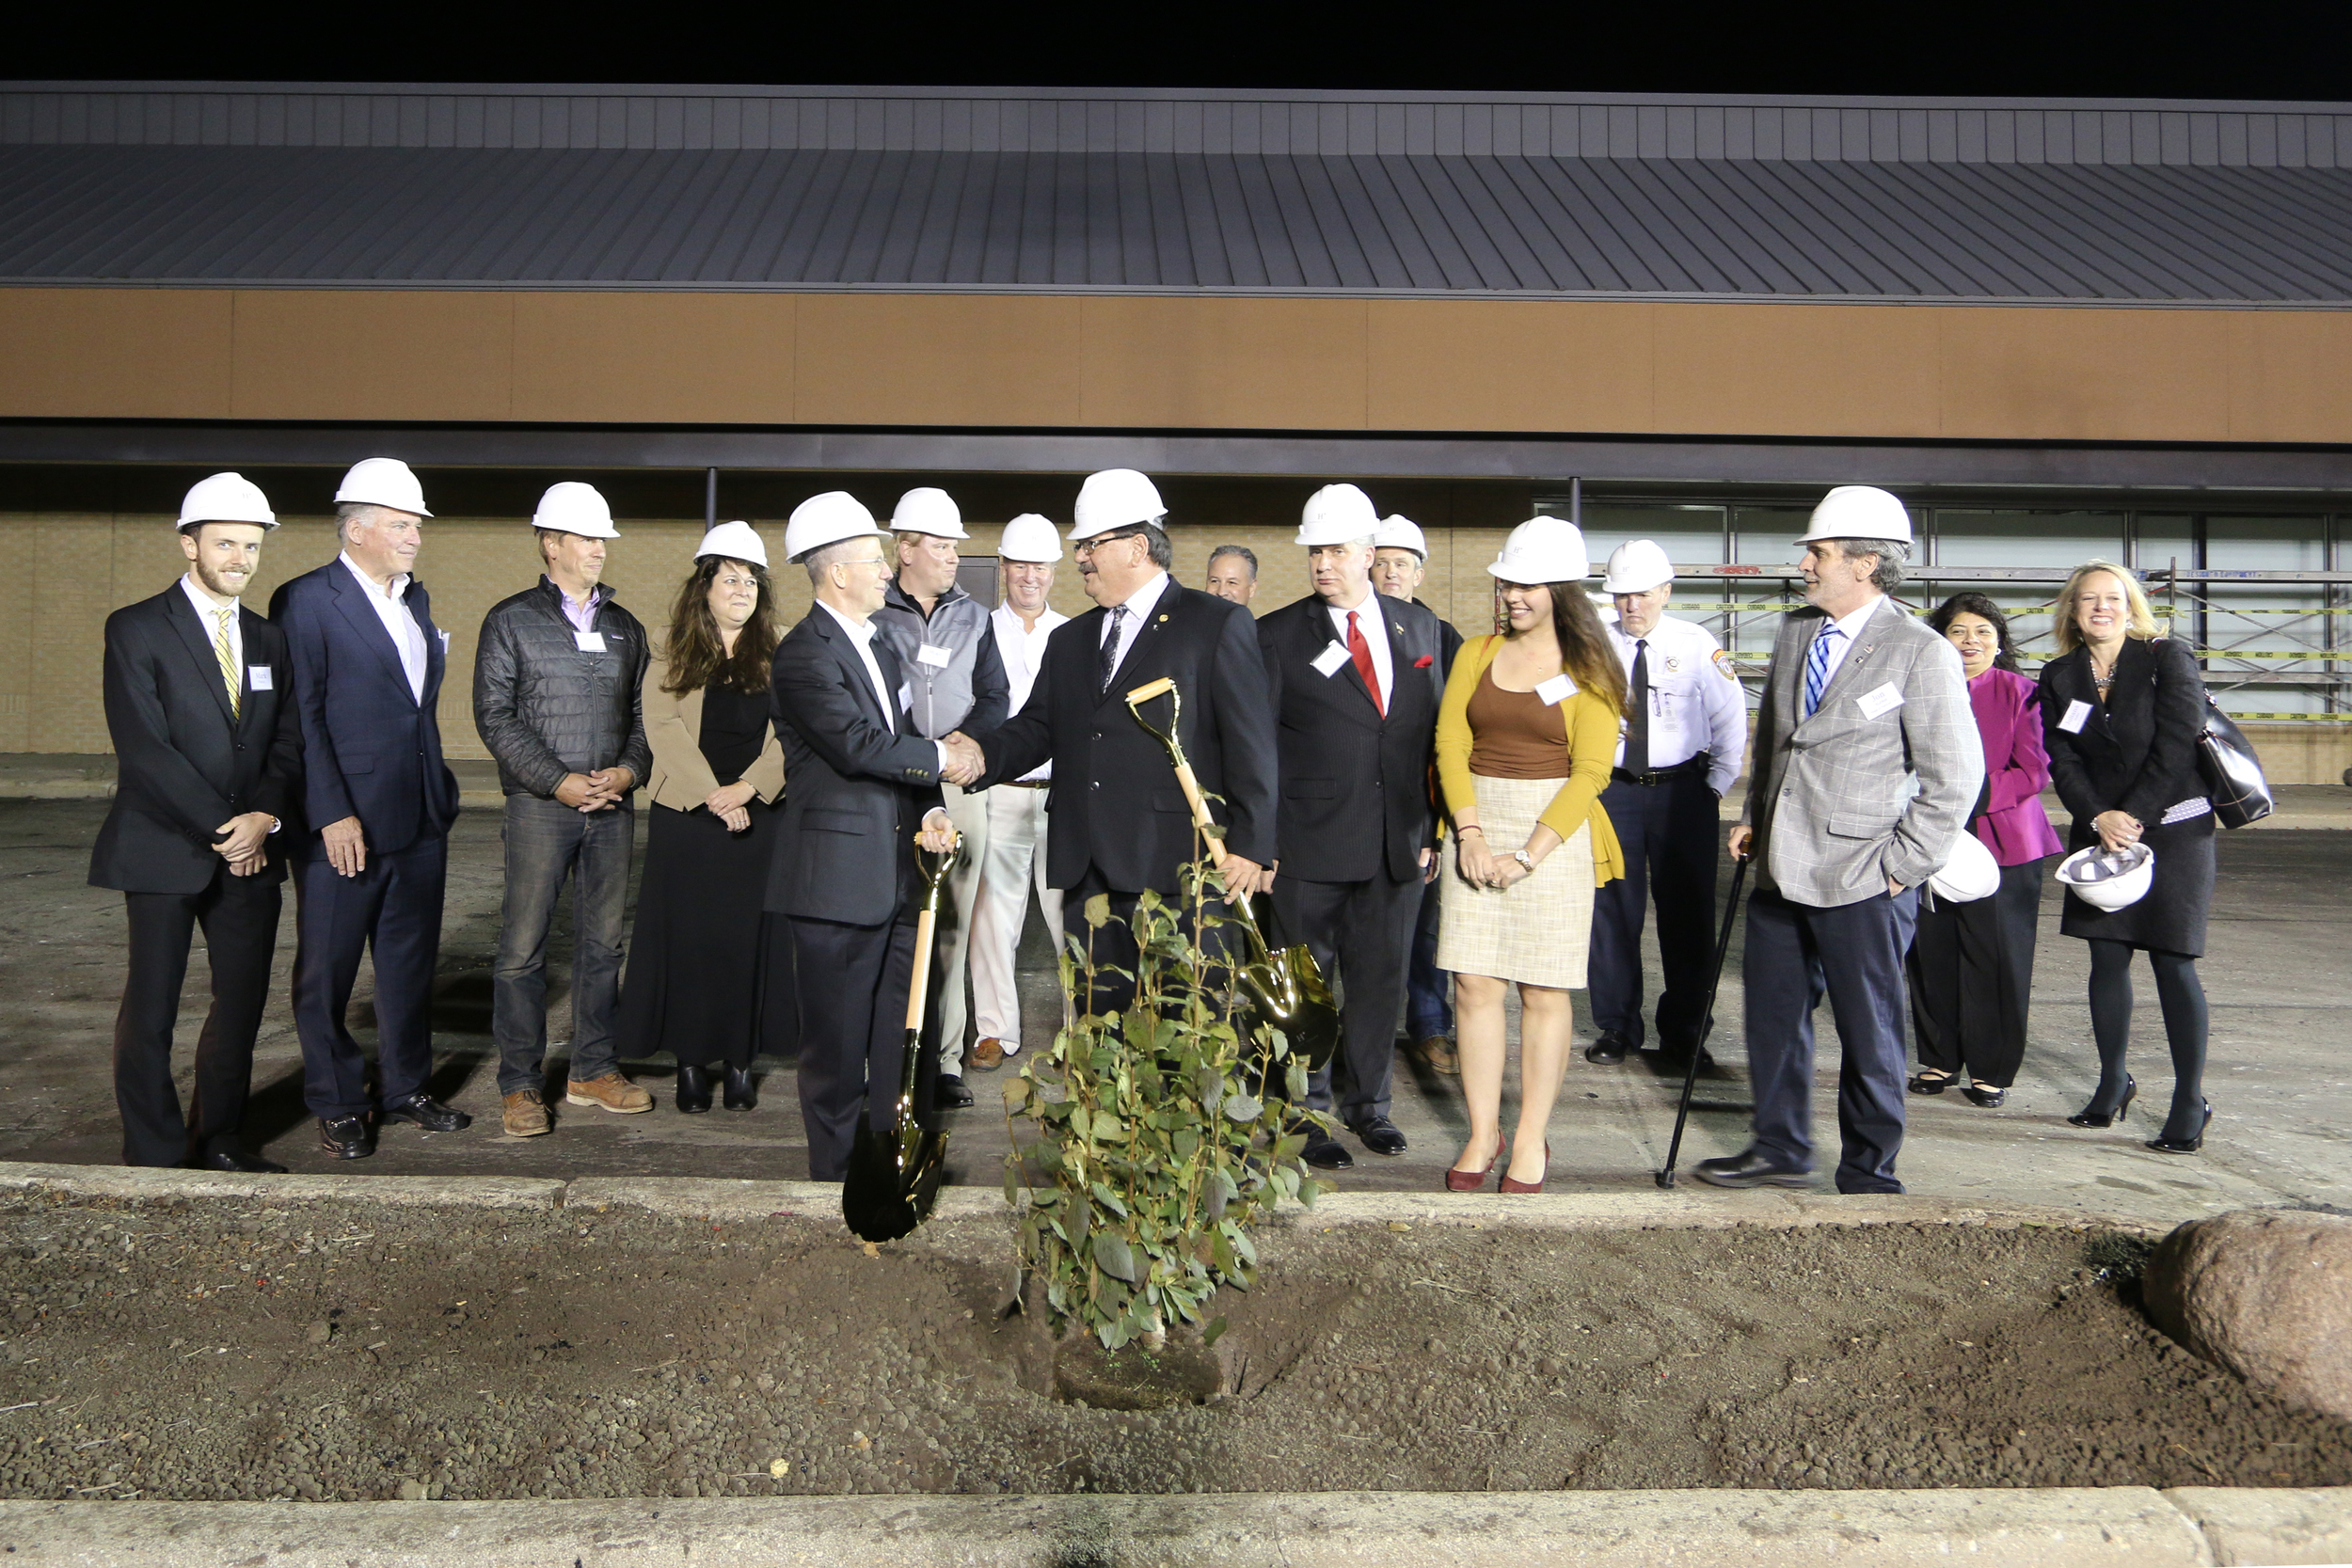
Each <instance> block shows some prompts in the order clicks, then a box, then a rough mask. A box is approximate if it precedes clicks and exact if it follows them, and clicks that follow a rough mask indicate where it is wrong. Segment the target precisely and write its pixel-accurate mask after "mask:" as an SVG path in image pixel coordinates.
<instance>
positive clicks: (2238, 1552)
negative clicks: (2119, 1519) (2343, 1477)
mask: <svg viewBox="0 0 2352 1568" xmlns="http://www.w3.org/2000/svg"><path fill="white" fill-rule="evenodd" d="M2164 1496H2165V1498H2166V1500H2167V1501H2169V1502H2170V1503H2171V1504H2172V1506H2173V1507H2174V1508H2177V1509H2179V1510H2180V1511H2181V1512H2182V1513H2184V1514H2185V1515H2186V1516H2187V1517H2188V1519H2189V1521H2190V1522H2191V1523H2192V1524H2194V1525H2196V1526H2197V1528H2199V1529H2200V1530H2201V1531H2202V1532H2203V1533H2204V1537H2205V1541H2206V1543H2207V1544H2209V1545H2210V1546H2211V1547H2212V1548H2213V1560H2214V1561H2216V1562H2222V1563H2240V1562H2245V1563H2257V1562H2259V1563H2273V1562H2278V1563H2288V1562H2293V1563H2344V1562H2352V1487H2348V1486H2331V1487H2324V1488H2318V1489H2312V1490H2300V1489H2296V1488H2290V1487H2284V1486H2275V1487H2274V1486H2265V1487H2259V1488H2257V1487H2248V1488H2243V1489H2241V1488H2238V1487H2234V1486H2176V1487H2173V1488H2171V1489H2170V1490H2169V1491H2168V1492H2166V1493H2165V1495H2164Z"/></svg>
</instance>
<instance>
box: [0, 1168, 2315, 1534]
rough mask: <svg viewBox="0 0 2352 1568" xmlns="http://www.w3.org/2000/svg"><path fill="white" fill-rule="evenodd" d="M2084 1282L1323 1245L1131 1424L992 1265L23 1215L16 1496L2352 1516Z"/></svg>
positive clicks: (78, 1204)
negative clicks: (1102, 1404) (2162, 1489)
mask: <svg viewBox="0 0 2352 1568" xmlns="http://www.w3.org/2000/svg"><path fill="white" fill-rule="evenodd" d="M935 1228H936V1227H935ZM2102 1245H2104V1247H2105V1249H2106V1250H2105V1251H2104V1252H2103V1251H2101V1250H2100V1248H2101V1246H2102ZM2121 1256H2123V1253H2122V1250H2121V1249H2119V1247H2118V1246H2117V1243H2116V1239H2115V1238H2114V1237H2112V1236H2107V1237H2105V1238H2104V1240H2103V1239H2102V1238H2100V1237H2095V1236H2094V1237H2092V1238H2090V1251H2088V1252H2087V1250H2086V1237H2085V1235H2084V1234H2083V1233H2080V1232H2071V1231H2057V1230H1990V1229H1982V1228H1970V1227H1925V1226H1923V1227H1869V1228H1864V1229H1848V1228H1829V1227H1823V1228H1816V1229H1807V1230H1760V1229H1759V1230H1730V1231H1692V1230H1677V1231H1647V1232H1603V1233H1562V1232H1557V1231H1544V1230H1534V1229H1519V1228H1517V1227H1509V1228H1502V1229H1492V1228H1490V1229H1485V1230H1481V1229H1477V1228H1473V1227H1455V1226H1442V1227H1441V1226H1426V1225H1419V1226H1409V1227H1405V1226H1391V1227H1385V1228H1383V1227H1367V1226H1347V1227H1336V1228H1333V1229H1329V1230H1320V1231H1319V1230H1316V1229H1314V1228H1312V1227H1311V1226H1310V1225H1308V1224H1306V1223H1305V1222H1303V1221H1295V1220H1294V1221H1292V1222H1290V1223H1288V1224H1286V1225H1284V1226H1282V1227H1278V1229H1277V1230H1276V1231H1275V1232H1274V1233H1272V1234H1270V1235H1269V1236H1268V1237H1267V1242H1266V1258H1267V1268H1266V1271H1265V1273H1264V1275H1263V1276H1262V1278H1261V1281H1260V1287H1259V1289H1258V1290H1256V1291H1252V1292H1250V1293H1249V1294H1248V1295H1242V1294H1238V1293H1236V1292H1231V1291H1229V1292H1227V1298H1228V1300H1227V1302H1226V1303H1224V1304H1221V1310H1224V1311H1225V1312H1227V1313H1228V1315H1229V1316H1230V1318H1231V1320H1232V1328H1231V1330H1230V1333H1229V1339H1230V1343H1229V1345H1228V1346H1226V1347H1224V1348H1226V1349H1227V1350H1228V1351H1229V1353H1230V1356H1231V1359H1232V1364H1233V1365H1234V1366H1235V1368H1236V1369H1237V1370H1238V1372H1239V1377H1238V1386H1237V1388H1236V1390H1235V1392H1233V1393H1232V1394H1231V1395H1229V1396H1223V1397H1220V1398H1219V1399H1217V1400H1216V1401H1214V1402H1211V1403H1210V1404H1207V1405H1204V1406H1188V1407H1184V1408H1181V1409H1176V1410H1168V1411H1159V1412H1152V1413H1121V1412H1113V1411H1107V1410H1090V1409H1088V1408H1086V1407H1084V1406H1083V1405H1071V1404H1063V1403H1059V1402H1056V1401H1054V1400H1053V1399H1051V1398H1049V1397H1047V1396H1046V1395H1045V1394H1044V1393H1042V1392H1041V1389H1042V1387H1043V1386H1044V1385H1045V1379H1046V1377H1047V1376H1048V1375H1049V1373H1048V1368H1049V1366H1050V1362H1049V1357H1048V1347H1046V1346H1045V1345H1044V1344H1043V1342H1042V1339H1041V1335H1040V1333H1039V1332H1038V1329H1037V1327H1036V1325H1034V1324H1032V1323H1028V1322H1026V1321H1025V1320H1023V1319H1020V1318H1018V1317H1015V1318H1010V1319H1006V1318H1004V1317H1002V1316H1001V1313H1002V1311H1003V1308H1004V1307H1005V1305H1006V1303H1007V1301H1008V1299H1009V1293H1010V1278H1009V1268H1008V1266H1007V1264H1006V1262H1005V1261H1004V1253H1003V1251H1002V1242H1001V1238H1000V1235H999V1233H997V1232H994V1231H993V1230H991V1231H989V1232H987V1233H986V1234H985V1235H977V1236H976V1235H975V1234H973V1233H972V1232H971V1230H970V1227H966V1230H965V1231H964V1232H962V1233H960V1234H958V1235H953V1236H951V1235H947V1234H944V1233H943V1234H938V1235H929V1234H927V1233H918V1234H917V1236H916V1238H915V1239H914V1241H913V1242H912V1243H904V1244H900V1245H896V1246H892V1247H888V1248H884V1249H880V1250H878V1251H875V1252H873V1253H868V1252H866V1250H864V1249H863V1248H861V1247H860V1246H859V1245H858V1244H857V1243H852V1242H850V1241H848V1240H846V1239H845V1238H844V1237H843V1235H842V1233H841V1231H840V1230H839V1228H838V1227H837V1225H836V1224H835V1223H834V1222H833V1221H832V1220H831V1218H830V1217H829V1216H811V1217H807V1218H801V1217H794V1216H788V1215H784V1216H777V1217H775V1218H772V1219H771V1220H768V1221H765V1222H759V1223H723V1224H714V1223H711V1222H708V1221H690V1220H678V1219H669V1218H662V1217H656V1216H651V1215H645V1214H642V1213H632V1212H602V1213H597V1214H595V1215H584V1214H582V1213H580V1212H564V1211H552V1212H535V1211H533V1212H481V1211H452V1210H416V1209H389V1208H381V1207H375V1206H371V1205H358V1204H347V1203H333V1204H318V1205H305V1206H288V1207H269V1206H264V1205H262V1204H259V1203H254V1204H238V1203H234V1202H214V1203H209V1204H205V1205H201V1206H189V1205H153V1204H148V1205H114V1204H106V1203H101V1202H95V1201H91V1200H82V1199H72V1200H69V1199H61V1198H55V1197H39V1198H26V1199H17V1200H11V1201H9V1202H7V1203H0V1257H5V1258H6V1259H8V1264H7V1269H6V1274H5V1276H4V1277H0V1334H5V1335H6V1336H7V1337H6V1338H5V1339H0V1407H6V1408H5V1409H0V1497H92V1498H104V1497H151V1498H157V1497H172V1498H195V1499H240V1498H241V1499H256V1498H269V1497H285V1498H336V1499H344V1500H365V1499H373V1498H389V1497H469V1498H492V1497H631V1496H647V1495H651V1496H680V1497H687V1496H723V1495H734V1496H773V1495H779V1494H791V1493H845V1492H908V1491H956V1492H978V1493H992V1492H998V1491H1008V1492H1061V1491H1083V1490H1101V1491H1117V1492H1169V1491H1195V1490H1203V1491H1222V1490H1251V1491H1255V1490H1276V1491H1282V1490H1320V1489H1354V1488H1368V1489H1399V1490H1480V1489H1487V1488H1503V1489H1542V1488H1554V1487H1654V1486H1925V1485H1952V1486H1984V1485H2015V1486H2025V1485H2038V1486H2053V1485H2099V1484H2117V1483H2127V1482H2137V1483H2143V1484H2151V1485H2158V1486H2169V1485H2176V1484H2184V1483H2206V1484H2210V1483H2214V1482H2221V1483H2227V1484H2248V1485H2282V1486H2283V1485H2293V1486H2314V1485H2340V1484H2344V1483H2346V1482H2352V1427H2347V1426H2346V1425H2344V1424H2343V1423H2338V1422H2333V1421H2329V1420H2326V1419H2324V1418H2317V1417H2312V1416H2308V1415H2303V1414H2298V1413H2296V1412H2292V1411H2289V1410H2287V1409H2284V1408H2283V1407H2281V1406H2280V1404H2279V1403H2278V1402H2275V1401H2273V1400H2271V1399H2269V1398H2267V1397H2266V1396H2265V1395H2263V1394H2261V1393H2259V1392H2257V1391H2255V1390H2252V1389H2250V1388H2249V1387H2247V1386H2245V1385H2243V1384H2242V1383H2240V1382H2239V1381H2238V1380H2236V1379H2235V1378H2234V1377H2233V1376H2231V1375H2229V1374H2227V1373H2224V1372H2220V1371H2217V1370H2214V1369H2212V1368H2210V1367H2207V1366H2206V1365H2204V1364H2203V1363H2201V1362H2199V1361H2197V1360H2195V1359H2194V1358H2193V1357H2190V1356H2188V1355H2186V1354H2184V1353H2182V1352H2180V1351H2179V1350H2177V1349H2175V1348H2174V1347H2172V1346H2171V1345H2170V1344H2169V1341H2166V1340H2165V1339H2164V1338H2162V1337H2161V1336H2159V1335H2158V1334H2156V1333H2155V1332H2154V1331H2153V1329H2151V1328H2149V1327H2148V1326H2147V1325H2146V1324H2145V1323H2143V1322H2142V1321H2141V1320H2140V1319H2139V1317H2138V1316H2137V1313H2136V1312H2135V1311H2134V1310H2133V1309H2132V1307H2130V1306H2129V1305H2128V1304H2127V1303H2126V1302H2125V1301H2124V1300H2123V1299H2122V1298H2121V1297H2120V1296H2119V1294H2118V1292H2117V1291H2116V1289H2115V1288H2114V1287H2112V1286H2111V1285H2110V1284H2109V1283H2108V1282H2107V1280H2106V1276H2105V1275H2103V1273H2102V1272H2101V1270H2100V1269H2098V1268H2096V1267H2094V1266H2093V1263H2092V1261H2091V1259H2106V1260H2107V1261H2110V1262H2111V1261H2113V1260H2114V1259H2115V1258H2117V1257H2121Z"/></svg>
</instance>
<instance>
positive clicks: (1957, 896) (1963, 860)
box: [1928, 828, 2001, 904]
mask: <svg viewBox="0 0 2352 1568" xmlns="http://www.w3.org/2000/svg"><path fill="white" fill-rule="evenodd" d="M1928 886H1930V887H1931V888H1933V889H1935V895H1936V896H1937V897H1938V898H1941V899H1943V900H1944V901H1945V902H1946V903H1947V904H1972V903H1974V902H1976V901H1977V900H1978V899H1979V898H1990V897H1992V896H1993V895H1994V894H1996V893H1998V892H2000V891H2001V868H2000V866H1999V865H1998V864H1997V863H1995V862H1994V859H1993V851H1992V850H1990V849H1988V848H1986V847H1984V841H1983V840H1981V839H1979V837H1977V835H1976V834H1975V833H1972V832H1969V831H1968V830H1967V829H1965V828H1963V829H1961V830H1960V832H1958V833H1957V834H1956V835H1954V837H1953V839H1952V854H1951V858H1950V859H1949V860H1947V861H1946V862H1945V863H1944V865H1943V868H1942V869H1941V870H1939V871H1937V872H1936V873H1935V874H1934V875H1933V876H1931V877H1930V878H1929V879H1928Z"/></svg>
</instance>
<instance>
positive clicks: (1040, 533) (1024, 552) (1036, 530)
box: [996, 512, 1061, 566]
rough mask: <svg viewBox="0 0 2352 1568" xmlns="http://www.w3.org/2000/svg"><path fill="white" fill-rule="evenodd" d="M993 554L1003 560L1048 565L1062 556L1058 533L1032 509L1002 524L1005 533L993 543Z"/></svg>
mask: <svg viewBox="0 0 2352 1568" xmlns="http://www.w3.org/2000/svg"><path fill="white" fill-rule="evenodd" d="M996 553H997V555H998V556H999V557H1001V558H1002V559H1004V560H1006V561H1028V562H1038V563H1040V564H1043V565H1048V566H1050V565H1052V564H1053V563H1054V562H1057V561H1059V560H1060V559H1061V534H1060V532H1059V531H1057V530H1056V529H1055V527H1054V525H1053V524H1052V523H1051V522H1049V521H1048V520H1046V519H1045V518H1043V517H1041V516H1039V515H1037V514H1036V513H1034V512H1024V513H1023V514H1021V515H1020V516H1018V517H1015V518H1014V519H1013V520H1012V521H1011V522H1009V523H1007V524H1006V525H1005V536H1004V537H1003V538H1002V539H1000V540H998V541H997V542H996Z"/></svg>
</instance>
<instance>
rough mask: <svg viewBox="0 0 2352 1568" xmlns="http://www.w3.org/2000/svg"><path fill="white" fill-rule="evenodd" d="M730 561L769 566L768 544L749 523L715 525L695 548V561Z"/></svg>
mask: <svg viewBox="0 0 2352 1568" xmlns="http://www.w3.org/2000/svg"><path fill="white" fill-rule="evenodd" d="M714 555H715V556H721V557H723V558H724V559H726V560H728V561H748V562H751V563H752V564H753V565H755V566H765V565H767V564H768V542H767V541H766V540H765V539H762V538H761V537H760V536H759V531H758V530H757V529H755V528H754V527H752V525H751V524H749V523H741V522H737V523H715V524H713V525H712V526H711V530H710V531H709V532H708V533H706V534H704V535H703V542H702V543H701V544H699V545H697V546H694V559H695V560H697V561H707V560H708V559H709V558H710V557H712V556H714Z"/></svg>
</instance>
